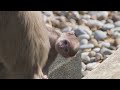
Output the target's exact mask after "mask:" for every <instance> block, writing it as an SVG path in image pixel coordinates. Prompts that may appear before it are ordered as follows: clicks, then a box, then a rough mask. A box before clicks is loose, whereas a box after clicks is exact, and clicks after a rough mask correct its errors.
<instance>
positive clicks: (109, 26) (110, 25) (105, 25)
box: [102, 23, 115, 31]
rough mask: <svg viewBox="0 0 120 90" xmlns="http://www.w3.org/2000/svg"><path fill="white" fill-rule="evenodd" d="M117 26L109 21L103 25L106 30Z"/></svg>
mask: <svg viewBox="0 0 120 90" xmlns="http://www.w3.org/2000/svg"><path fill="white" fill-rule="evenodd" d="M114 27H115V26H114V25H113V24H111V23H107V24H104V25H103V27H102V30H104V31H106V30H110V29H112V28H114Z"/></svg>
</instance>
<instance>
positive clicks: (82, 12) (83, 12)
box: [79, 11, 89, 14]
mask: <svg viewBox="0 0 120 90" xmlns="http://www.w3.org/2000/svg"><path fill="white" fill-rule="evenodd" d="M88 12H89V11H79V13H80V14H87V13H88Z"/></svg>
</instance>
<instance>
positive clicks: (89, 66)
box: [86, 62, 100, 71]
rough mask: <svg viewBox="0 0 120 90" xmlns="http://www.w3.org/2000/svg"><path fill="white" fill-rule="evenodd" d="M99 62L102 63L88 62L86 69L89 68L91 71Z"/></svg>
mask: <svg viewBox="0 0 120 90" xmlns="http://www.w3.org/2000/svg"><path fill="white" fill-rule="evenodd" d="M99 64H100V63H98V62H92V63H88V64H87V65H86V69H87V70H89V71H91V70H93V69H95V68H96V67H97V66H98V65H99Z"/></svg>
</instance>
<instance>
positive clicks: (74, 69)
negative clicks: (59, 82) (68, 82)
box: [48, 53, 83, 79]
mask: <svg viewBox="0 0 120 90" xmlns="http://www.w3.org/2000/svg"><path fill="white" fill-rule="evenodd" d="M82 77H83V75H82V73H81V60H80V54H79V53H78V54H77V55H76V56H75V57H73V58H69V59H68V60H66V59H65V58H63V57H62V56H60V55H58V57H57V58H56V60H55V62H53V64H52V65H51V66H50V69H49V72H48V78H49V79H81V78H82Z"/></svg>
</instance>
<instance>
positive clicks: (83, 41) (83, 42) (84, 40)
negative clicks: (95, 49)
mask: <svg viewBox="0 0 120 90" xmlns="http://www.w3.org/2000/svg"><path fill="white" fill-rule="evenodd" d="M84 44H88V40H87V39H82V40H81V41H80V45H84Z"/></svg>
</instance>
